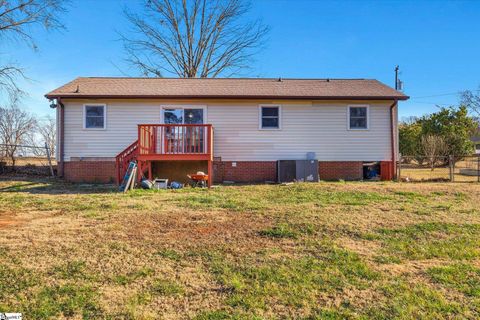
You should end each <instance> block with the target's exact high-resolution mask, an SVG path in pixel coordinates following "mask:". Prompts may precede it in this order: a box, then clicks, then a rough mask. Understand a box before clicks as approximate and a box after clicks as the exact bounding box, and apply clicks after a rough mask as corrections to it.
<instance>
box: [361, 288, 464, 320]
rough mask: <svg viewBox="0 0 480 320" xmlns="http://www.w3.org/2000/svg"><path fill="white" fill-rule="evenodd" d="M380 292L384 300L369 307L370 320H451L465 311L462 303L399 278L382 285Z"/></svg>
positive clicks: (367, 311) (368, 315)
mask: <svg viewBox="0 0 480 320" xmlns="http://www.w3.org/2000/svg"><path fill="white" fill-rule="evenodd" d="M380 291H381V292H382V293H383V295H384V298H383V299H382V301H380V302H381V303H379V304H378V305H376V306H373V307H370V308H367V310H366V311H365V313H366V315H367V318H368V319H451V318H455V317H459V315H460V314H461V313H462V312H463V311H464V308H463V307H462V306H461V305H460V304H459V303H455V302H450V301H449V300H448V299H447V298H445V296H443V295H442V294H441V293H440V292H438V291H436V290H434V289H431V288H429V287H428V286H426V285H424V284H422V283H408V282H406V281H405V280H403V279H397V280H395V281H391V282H389V283H387V284H385V285H384V286H382V287H381V288H380Z"/></svg>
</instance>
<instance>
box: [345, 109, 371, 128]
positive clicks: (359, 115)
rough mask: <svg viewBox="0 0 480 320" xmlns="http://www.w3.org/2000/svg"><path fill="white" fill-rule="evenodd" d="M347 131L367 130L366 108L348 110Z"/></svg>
mask: <svg viewBox="0 0 480 320" xmlns="http://www.w3.org/2000/svg"><path fill="white" fill-rule="evenodd" d="M348 121H349V123H348V127H349V129H353V130H355V129H368V107H367V106H363V107H360V106H359V107H349V108H348Z"/></svg>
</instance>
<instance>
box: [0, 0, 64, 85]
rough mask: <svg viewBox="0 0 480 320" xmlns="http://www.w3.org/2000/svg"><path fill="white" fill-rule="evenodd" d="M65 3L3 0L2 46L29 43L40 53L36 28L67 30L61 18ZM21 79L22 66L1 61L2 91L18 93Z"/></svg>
mask: <svg viewBox="0 0 480 320" xmlns="http://www.w3.org/2000/svg"><path fill="white" fill-rule="evenodd" d="M64 3H65V0H0V45H1V44H2V43H6V42H7V41H13V42H26V43H27V44H28V45H30V46H31V47H32V48H33V49H34V50H36V49H37V46H36V44H35V39H34V38H33V36H32V27H34V26H41V27H43V28H44V29H45V30H51V29H58V28H63V25H62V24H61V22H60V20H59V17H60V15H61V14H62V13H63V12H65V7H64ZM18 77H24V73H23V69H22V68H21V67H20V66H18V65H17V64H15V63H12V62H7V61H0V90H4V91H7V92H9V93H12V92H18V91H19V88H18V86H17V84H16V79H17V78H18Z"/></svg>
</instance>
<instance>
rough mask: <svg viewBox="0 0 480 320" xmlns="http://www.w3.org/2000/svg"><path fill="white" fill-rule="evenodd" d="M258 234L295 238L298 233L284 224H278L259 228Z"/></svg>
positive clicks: (270, 236)
mask: <svg viewBox="0 0 480 320" xmlns="http://www.w3.org/2000/svg"><path fill="white" fill-rule="evenodd" d="M258 234H259V235H261V236H263V237H269V238H292V239H295V238H297V237H298V233H297V232H296V231H294V230H292V229H291V228H290V227H289V226H288V225H286V224H279V225H277V226H274V227H272V228H268V229H265V230H261V231H259V232H258Z"/></svg>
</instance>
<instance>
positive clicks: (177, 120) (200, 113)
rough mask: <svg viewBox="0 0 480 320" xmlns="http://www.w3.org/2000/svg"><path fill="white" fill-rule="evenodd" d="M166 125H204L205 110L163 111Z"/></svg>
mask: <svg viewBox="0 0 480 320" xmlns="http://www.w3.org/2000/svg"><path fill="white" fill-rule="evenodd" d="M163 123H165V124H203V123H204V109H203V108H194V107H191V108H165V109H163Z"/></svg>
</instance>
